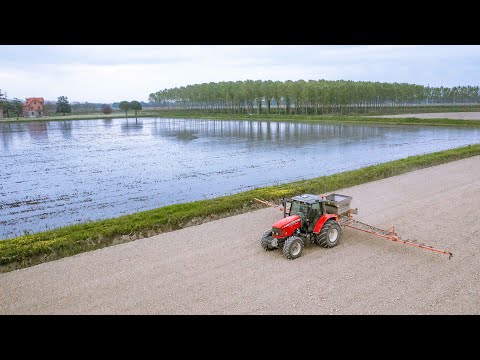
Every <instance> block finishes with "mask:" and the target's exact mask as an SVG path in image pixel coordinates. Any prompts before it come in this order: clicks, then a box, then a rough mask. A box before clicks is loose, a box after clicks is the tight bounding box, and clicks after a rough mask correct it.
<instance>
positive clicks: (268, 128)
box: [152, 119, 419, 144]
mask: <svg viewBox="0 0 480 360" xmlns="http://www.w3.org/2000/svg"><path fill="white" fill-rule="evenodd" d="M152 125H153V127H152V134H153V135H158V136H175V137H177V138H178V139H183V140H193V139H196V138H198V137H222V138H247V139H249V140H251V141H252V142H258V141H268V142H274V143H278V144H281V143H283V144H286V143H291V144H297V143H300V144H308V143H318V142H322V141H331V140H332V139H334V140H338V141H344V142H345V141H359V140H366V139H370V138H372V137H375V138H383V137H384V136H385V134H386V133H388V130H387V129H386V127H385V126H376V125H356V124H346V125H343V124H338V123H337V124H333V123H330V124H329V123H312V122H310V123H307V122H298V121H295V122H292V121H279V122H276V121H272V122H270V121H244V120H242V121H236V120H230V121H228V120H227V121H225V120H224V121H222V120H203V119H165V120H156V121H155V122H154V123H153V124H152ZM402 131H419V129H411V128H409V129H407V130H405V129H402Z"/></svg>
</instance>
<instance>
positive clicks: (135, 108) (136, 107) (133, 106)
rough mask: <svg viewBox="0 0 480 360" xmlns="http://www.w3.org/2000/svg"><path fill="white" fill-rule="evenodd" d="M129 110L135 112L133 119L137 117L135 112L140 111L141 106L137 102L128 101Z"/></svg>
mask: <svg viewBox="0 0 480 360" xmlns="http://www.w3.org/2000/svg"><path fill="white" fill-rule="evenodd" d="M130 109H132V110H133V111H135V117H136V116H137V111H139V110H142V104H140V103H139V102H138V101H137V100H133V101H130Z"/></svg>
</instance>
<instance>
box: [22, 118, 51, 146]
mask: <svg viewBox="0 0 480 360" xmlns="http://www.w3.org/2000/svg"><path fill="white" fill-rule="evenodd" d="M26 126H27V130H28V134H29V135H30V138H31V139H32V140H34V141H41V142H47V141H48V127H47V123H46V122H44V121H35V122H31V123H30V122H29V123H26Z"/></svg>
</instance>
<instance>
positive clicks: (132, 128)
mask: <svg viewBox="0 0 480 360" xmlns="http://www.w3.org/2000/svg"><path fill="white" fill-rule="evenodd" d="M121 129H122V132H124V133H126V134H128V133H138V132H142V131H143V121H142V120H137V121H135V120H131V119H130V120H129V119H126V120H125V122H124V123H122V125H121Z"/></svg>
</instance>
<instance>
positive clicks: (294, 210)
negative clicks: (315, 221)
mask: <svg viewBox="0 0 480 360" xmlns="http://www.w3.org/2000/svg"><path fill="white" fill-rule="evenodd" d="M299 212H302V213H303V214H305V215H307V213H308V205H307V204H305V203H302V202H299V201H293V202H292V207H291V208H290V215H295V214H298V213H299Z"/></svg>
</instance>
